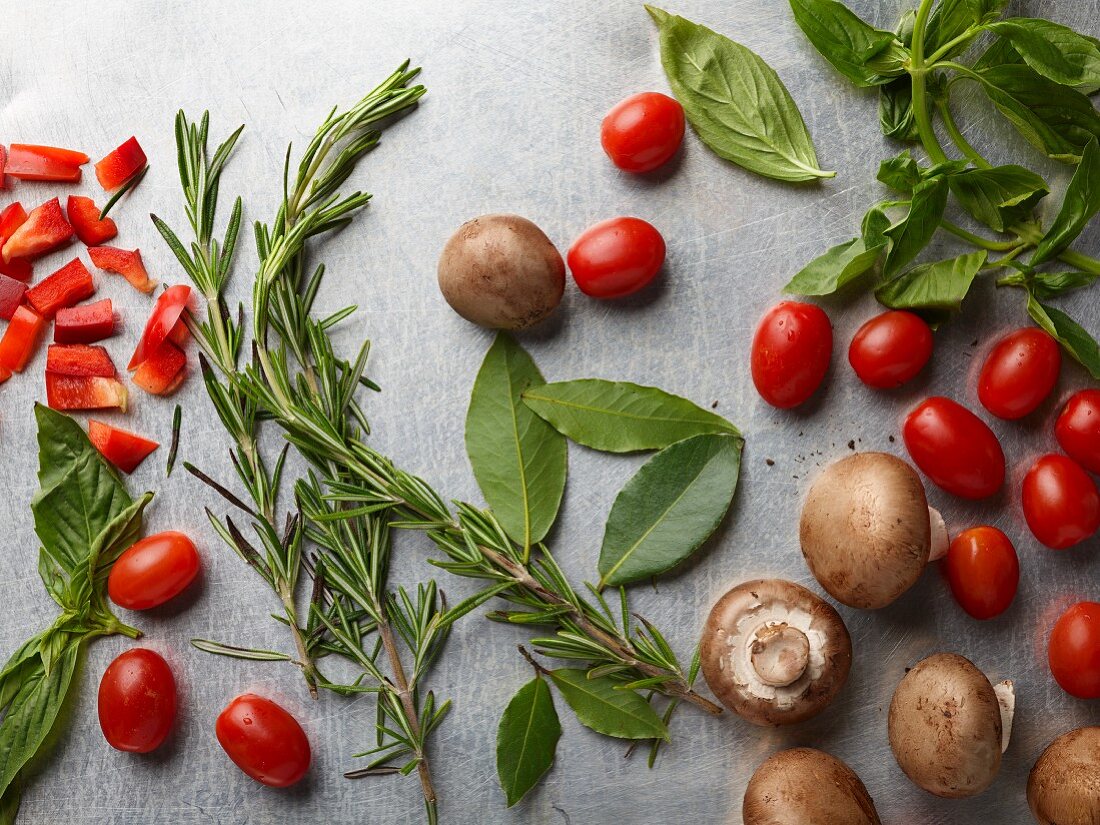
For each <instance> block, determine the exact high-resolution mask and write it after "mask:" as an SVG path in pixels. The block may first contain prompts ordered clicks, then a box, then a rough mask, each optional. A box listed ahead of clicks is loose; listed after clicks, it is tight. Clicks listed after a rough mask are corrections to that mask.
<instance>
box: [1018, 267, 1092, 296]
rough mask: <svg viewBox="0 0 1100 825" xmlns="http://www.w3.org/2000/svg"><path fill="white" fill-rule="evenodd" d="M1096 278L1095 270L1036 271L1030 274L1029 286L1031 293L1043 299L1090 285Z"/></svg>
mask: <svg viewBox="0 0 1100 825" xmlns="http://www.w3.org/2000/svg"><path fill="white" fill-rule="evenodd" d="M1097 278H1100V275H1097V274H1096V273H1095V272H1037V273H1035V274H1034V275H1032V276H1031V283H1030V288H1031V292H1032V294H1034V295H1035V297H1036V298H1038V299H1039V300H1040V301H1043V300H1048V299H1050V298H1056V297H1057V296H1059V295H1064V294H1065V293H1067V292H1072V291H1073V290H1075V289H1081V288H1082V287H1086V286H1091V285H1092V283H1093V282H1094V281H1095V280H1096V279H1097Z"/></svg>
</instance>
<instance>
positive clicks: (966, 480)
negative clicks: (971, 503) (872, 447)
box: [902, 397, 1005, 499]
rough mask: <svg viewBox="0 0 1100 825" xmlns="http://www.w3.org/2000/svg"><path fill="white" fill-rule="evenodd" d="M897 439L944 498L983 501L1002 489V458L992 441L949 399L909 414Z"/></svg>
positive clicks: (978, 422) (993, 437)
mask: <svg viewBox="0 0 1100 825" xmlns="http://www.w3.org/2000/svg"><path fill="white" fill-rule="evenodd" d="M902 437H903V438H904V439H905V447H906V449H907V450H909V455H910V456H912V458H913V461H915V462H916V464H917V466H918V467H920V468H921V470H923V471H924V474H925V475H926V476H928V477H929V478H930V479H932V481H933V482H934V483H935V484H937V485H938V486H940V487H942V488H943V489H944V490H946V491H947V492H949V493H954V494H955V495H957V496H960V497H962V498H972V499H973V498H985V497H986V496H991V495H993V494H994V493H996V492H997V491H998V490H1000V489H1001V485H1002V484H1004V480H1005V454H1004V452H1003V451H1002V450H1001V443H1000V442H999V441H998V440H997V436H996V435H994V434H993V431H992V430H991V429H989V427H988V425H987V424H986V423H985V422H984V421H982V420H981V419H980V418H978V416H976V415H974V413H972V412H970V410H968V409H967V408H966V407H964V406H962V405H961V404H957V403H956V402H954V401H952V400H951V399H950V398H941V397H934V398H929V399H927V400H926V401H924V402H923V403H922V404H921V405H920V406H919V407H917V408H916V409H915V410H913V411H912V412H911V413H909V416H908V417H907V418H906V419H905V425H904V426H903V427H902Z"/></svg>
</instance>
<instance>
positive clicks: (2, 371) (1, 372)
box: [0, 364, 11, 384]
mask: <svg viewBox="0 0 1100 825" xmlns="http://www.w3.org/2000/svg"><path fill="white" fill-rule="evenodd" d="M9 378H11V370H9V369H8V368H7V367H5V366H4V365H3V364H0V384H3V383H4V382H5V381H7V380H8V379H9Z"/></svg>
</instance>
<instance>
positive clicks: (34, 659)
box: [0, 631, 48, 713]
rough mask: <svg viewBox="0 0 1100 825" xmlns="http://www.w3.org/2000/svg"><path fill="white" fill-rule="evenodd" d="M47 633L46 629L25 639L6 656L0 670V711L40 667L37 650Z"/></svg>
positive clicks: (0, 711) (1, 711)
mask: <svg viewBox="0 0 1100 825" xmlns="http://www.w3.org/2000/svg"><path fill="white" fill-rule="evenodd" d="M47 635H48V631H47V632H44V633H39V634H38V635H37V636H32V637H31V638H29V639H27V641H25V642H23V644H21V645H20V646H19V648H18V649H17V650H16V651H15V652H14V653H13V654H12V655H11V656H10V657H8V661H7V663H6V664H5V665H4V669H3V670H0V713H3V711H4V709H5V708H7V706H8V705H9V704H11V700H12V699H14V698H15V695H16V694H17V693H18V692H19V689H20V688H21V687H22V686H23V682H24V681H25V679H26V678H27V676H28V675H30V674H31V673H32V672H33V671H34V670H35V669H37V668H39V667H41V665H42V663H41V659H40V657H39V655H38V651H39V648H40V647H41V644H42V640H43V639H44V638H45V637H46V636H47Z"/></svg>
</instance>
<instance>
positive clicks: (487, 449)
mask: <svg viewBox="0 0 1100 825" xmlns="http://www.w3.org/2000/svg"><path fill="white" fill-rule="evenodd" d="M543 383H545V382H544V381H543V378H542V374H541V373H540V372H539V368H538V367H537V366H535V362H534V361H533V360H532V359H531V356H530V355H528V354H527V352H526V351H525V350H524V349H523V348H522V347H521V346H520V345H519V344H517V343H516V342H515V340H514V339H513V338H512V337H511V336H509V335H506V334H504V333H500V334H499V335H497V337H496V340H495V341H493V345H492V346H491V347H490V348H489V351H488V353H486V355H485V360H484V362H483V363H482V365H481V369H480V370H479V371H478V374H477V379H476V380H475V381H474V389H473V393H472V394H471V396H470V407H469V410H468V411H467V413H466V452H467V454H468V455H469V457H470V465H471V467H472V468H473V471H474V478H476V479H477V483H478V486H479V487H480V488H481V493H482V495H484V496H485V501H486V503H488V505H489V507H490V508H492V510H493V512H494V515H496V517H497V519H498V520H499V521H500V524H501V526H502V527H503V528H504V530H505V532H507V533H508V535H509V536H510V537H511V538H512V539H513V540H514V541H516V542H518V543H519V544H522V545H523V546H524V547H530V546H531V545H532V544H535V543H536V542H539V541H542V539H543V538H544V537H545V536H546V534H547V533H548V532H549V530H550V527H551V526H552V525H553V524H554V519H555V518H556V517H557V514H558V507H559V506H560V505H561V498H562V493H563V492H564V490H565V476H566V443H565V439H564V438H563V437H562V436H561V435H559V434H558V433H557V432H555V431H554V428H553V427H551V426H550V425H549V424H547V423H546V422H545V421H543V420H542V419H541V418H539V417H538V416H537V415H535V414H534V413H533V412H532V411H531V410H530V409H529V408H528V407H527V405H526V404H524V403H523V400H522V395H523V392H524V391H525V390H528V389H530V388H531V387H537V386H541V385H542V384H543Z"/></svg>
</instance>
